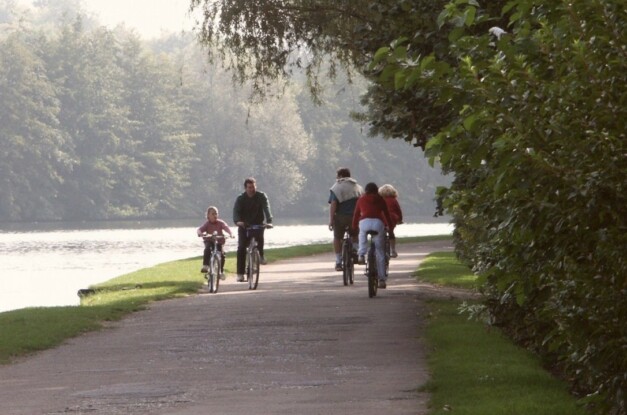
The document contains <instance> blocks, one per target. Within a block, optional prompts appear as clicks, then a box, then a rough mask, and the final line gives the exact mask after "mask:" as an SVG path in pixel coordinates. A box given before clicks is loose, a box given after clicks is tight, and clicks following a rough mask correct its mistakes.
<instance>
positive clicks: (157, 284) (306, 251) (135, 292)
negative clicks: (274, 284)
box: [0, 236, 450, 364]
mask: <svg viewBox="0 0 627 415" xmlns="http://www.w3.org/2000/svg"><path fill="white" fill-rule="evenodd" d="M441 239H450V237H448V236H433V237H411V238H399V239H398V241H399V243H403V242H422V241H429V240H441ZM331 251H332V247H331V243H327V244H314V245H302V246H294V247H288V248H278V249H268V250H266V259H267V260H268V262H272V261H277V260H281V259H287V258H294V257H302V256H309V255H315V254H319V253H325V252H331ZM200 266H201V261H200V257H195V258H189V259H183V260H179V261H173V262H167V263H164V264H160V265H157V266H155V267H151V268H145V269H141V270H139V271H135V272H131V273H129V274H125V275H122V276H120V277H117V278H114V279H112V280H109V281H107V282H104V283H102V284H97V285H95V286H93V287H90V288H92V289H94V290H95V293H94V294H93V295H89V296H87V297H84V298H83V299H82V301H81V305H80V306H68V307H41V308H25V309H20V310H13V311H7V312H3V313H0V364H7V363H10V362H11V361H12V360H13V359H15V358H17V357H20V356H24V355H29V354H31V353H34V352H37V351H41V350H45V349H49V348H52V347H55V346H58V345H59V344H61V343H63V341H65V340H66V339H68V338H71V337H75V336H78V335H80V334H82V333H85V332H88V331H93V330H99V329H101V328H102V327H103V326H104V323H105V322H107V321H115V320H119V319H120V318H122V317H124V316H125V315H127V314H129V313H132V312H134V311H138V310H141V309H143V308H145V306H146V304H148V303H150V302H152V301H159V300H163V299H168V298H175V297H181V296H186V295H191V294H194V293H196V292H197V291H198V290H199V289H200V288H201V287H202V284H203V282H204V280H203V278H202V274H200V272H199V271H200ZM225 271H226V273H227V274H229V273H230V274H233V273H235V252H230V253H229V254H227V262H226V266H225Z"/></svg>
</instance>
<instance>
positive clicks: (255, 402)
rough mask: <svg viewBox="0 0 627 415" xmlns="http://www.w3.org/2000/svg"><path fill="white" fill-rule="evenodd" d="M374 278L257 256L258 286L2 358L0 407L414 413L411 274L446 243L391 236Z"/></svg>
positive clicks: (417, 368) (326, 262)
mask: <svg viewBox="0 0 627 415" xmlns="http://www.w3.org/2000/svg"><path fill="white" fill-rule="evenodd" d="M399 248H400V250H399V257H398V258H397V259H395V260H393V261H392V264H391V269H390V274H391V275H390V279H389V282H388V288H387V289H386V290H379V294H378V295H377V297H376V298H373V299H370V298H368V292H367V291H368V290H367V287H366V283H365V277H364V276H363V271H362V270H363V267H357V270H356V271H357V272H356V281H355V284H354V285H353V286H349V287H345V286H344V285H343V284H342V282H341V274H340V273H338V272H335V271H333V270H332V265H333V257H332V255H331V254H326V255H318V256H314V257H309V258H298V259H294V260H289V261H282V262H279V263H275V264H269V265H266V266H265V267H264V268H263V269H262V274H261V277H260V283H259V288H258V289H257V290H256V291H248V290H247V287H246V286H245V284H242V283H239V284H238V283H236V282H234V278H233V277H232V276H231V277H229V278H228V279H227V281H224V282H223V283H222V284H221V285H220V292H219V293H218V294H208V293H201V294H200V295H196V296H191V297H187V298H184V299H177V300H169V301H162V302H158V303H153V304H151V305H150V307H149V309H148V310H146V311H142V312H138V313H134V314H132V315H131V316H129V317H128V318H125V319H124V320H122V321H121V322H117V323H114V324H113V325H112V326H111V327H110V328H108V329H105V330H103V331H100V332H96V333H89V334H86V335H83V336H80V337H78V338H75V339H72V340H70V341H68V342H67V343H66V344H64V345H63V346H61V347H58V348H56V349H53V350H49V351H45V352H42V353H39V354H37V355H35V356H32V357H30V358H27V359H24V360H23V361H21V362H19V363H15V364H12V365H8V366H3V367H0V414H3V415H14V414H15V415H18V414H28V415H36V414H67V413H70V414H181V415H182V414H185V415H191V414H203V415H204V414H246V415H251V414H254V415H257V414H290V415H292V414H299V415H300V414H351V415H354V414H360V415H367V414H376V415H380V414H412V415H416V414H424V413H426V402H427V398H428V397H427V396H426V395H425V394H424V393H421V392H419V388H420V386H421V385H423V384H424V383H425V381H426V380H427V378H428V374H427V369H426V363H425V353H424V347H423V344H422V329H423V324H424V319H423V316H424V311H423V304H422V301H421V300H420V294H419V293H420V291H421V289H422V288H421V286H419V284H418V283H416V282H415V280H414V279H413V278H412V277H411V276H410V274H411V272H412V271H414V270H415V269H416V267H417V266H418V263H419V262H420V260H421V259H423V258H424V256H425V255H426V254H427V253H429V252H432V251H434V250H443V249H450V246H449V243H448V242H432V243H424V244H408V245H400V246H399Z"/></svg>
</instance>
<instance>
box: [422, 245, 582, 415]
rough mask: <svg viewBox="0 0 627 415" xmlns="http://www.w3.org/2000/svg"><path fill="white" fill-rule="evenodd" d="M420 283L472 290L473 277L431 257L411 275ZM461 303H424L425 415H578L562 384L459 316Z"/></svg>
mask: <svg viewBox="0 0 627 415" xmlns="http://www.w3.org/2000/svg"><path fill="white" fill-rule="evenodd" d="M417 276H418V278H419V279H420V280H422V281H427V282H431V283H435V284H439V285H443V286H450V287H458V288H459V287H462V288H474V287H475V285H476V284H477V282H476V279H475V276H474V275H473V274H472V272H471V271H470V270H469V269H468V268H467V267H465V266H463V265H461V264H460V263H459V262H457V261H456V260H455V257H454V254H452V253H441V252H438V253H434V254H431V255H430V256H428V257H427V259H426V260H425V261H424V262H423V264H421V266H420V268H419V269H418V271H417ZM461 301H462V300H454V299H450V300H431V301H429V302H428V307H429V311H430V313H429V316H430V319H429V323H428V326H427V330H426V337H427V344H428V345H429V348H430V353H429V368H430V370H431V374H432V375H431V380H430V381H429V382H428V383H427V384H426V385H425V386H424V388H423V389H424V390H425V391H427V392H429V393H430V394H431V401H430V408H431V409H430V415H444V414H450V413H453V414H458V415H485V414H490V415H515V414H520V415H523V414H525V415H526V414H534V415H583V414H586V413H587V412H586V411H585V410H584V409H583V407H581V406H579V405H578V404H577V401H576V398H574V397H573V396H572V395H570V394H569V393H568V386H567V384H566V383H565V382H562V381H561V380H559V379H556V378H554V377H553V376H552V375H551V374H549V373H548V372H547V371H545V370H544V369H543V368H542V366H541V362H540V360H539V358H537V357H536V356H535V355H533V354H532V353H530V352H528V351H526V350H524V349H522V348H520V347H517V346H516V345H514V344H512V342H511V341H510V340H509V339H508V338H506V337H505V336H504V335H503V334H502V333H501V332H500V331H499V330H498V329H495V328H490V327H488V326H486V325H485V324H483V323H481V322H478V321H474V320H469V319H468V318H467V317H466V316H465V315H462V314H460V312H459V306H460V304H461Z"/></svg>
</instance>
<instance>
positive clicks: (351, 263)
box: [345, 243, 355, 285]
mask: <svg viewBox="0 0 627 415" xmlns="http://www.w3.org/2000/svg"><path fill="white" fill-rule="evenodd" d="M345 266H346V268H347V269H348V283H349V284H350V285H353V282H354V280H355V256H354V255H353V244H352V243H349V244H348V262H347V263H346V265H345Z"/></svg>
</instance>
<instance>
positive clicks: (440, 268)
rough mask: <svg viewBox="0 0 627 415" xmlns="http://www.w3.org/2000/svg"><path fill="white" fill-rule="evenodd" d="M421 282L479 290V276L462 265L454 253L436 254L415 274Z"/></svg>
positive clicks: (428, 257)
mask: <svg viewBox="0 0 627 415" xmlns="http://www.w3.org/2000/svg"><path fill="white" fill-rule="evenodd" d="M414 275H415V276H416V277H418V279H420V280H421V281H426V282H430V283H432V284H437V285H444V286H449V287H456V288H466V289H474V288H477V284H478V282H477V276H476V275H474V274H473V273H472V271H471V270H470V269H469V268H468V267H467V266H465V265H463V264H461V263H460V262H459V261H458V260H457V258H456V257H455V253H453V252H434V253H432V254H431V255H429V256H427V258H425V260H424V261H423V262H422V263H421V264H420V268H418V271H416V272H415V273H414Z"/></svg>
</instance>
